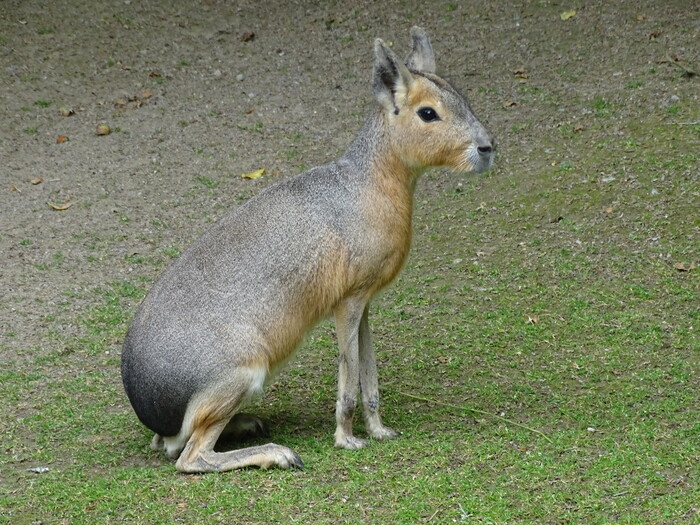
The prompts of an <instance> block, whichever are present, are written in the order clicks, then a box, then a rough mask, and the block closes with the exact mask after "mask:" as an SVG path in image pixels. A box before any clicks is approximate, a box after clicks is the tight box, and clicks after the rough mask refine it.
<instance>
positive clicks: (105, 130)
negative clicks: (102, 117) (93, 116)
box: [95, 124, 112, 135]
mask: <svg viewBox="0 0 700 525" xmlns="http://www.w3.org/2000/svg"><path fill="white" fill-rule="evenodd" d="M95 133H97V134H98V135H109V134H110V133H112V130H111V129H110V128H109V126H108V125H107V124H100V125H99V126H97V128H95Z"/></svg>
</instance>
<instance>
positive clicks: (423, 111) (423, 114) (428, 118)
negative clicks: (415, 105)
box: [418, 107, 440, 122]
mask: <svg viewBox="0 0 700 525" xmlns="http://www.w3.org/2000/svg"><path fill="white" fill-rule="evenodd" d="M418 116H419V117H420V118H421V119H423V122H434V121H436V120H440V116H439V115H438V114H437V111H435V110H434V109H433V108H429V107H425V108H420V109H419V110H418Z"/></svg>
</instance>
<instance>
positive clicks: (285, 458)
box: [274, 447, 304, 470]
mask: <svg viewBox="0 0 700 525" xmlns="http://www.w3.org/2000/svg"><path fill="white" fill-rule="evenodd" d="M276 456H277V461H276V465H274V466H276V467H279V468H283V469H293V468H296V469H299V470H304V462H303V461H302V460H301V456H299V454H297V453H296V452H294V451H293V450H292V449H291V448H287V447H279V449H278V452H277V454H276Z"/></svg>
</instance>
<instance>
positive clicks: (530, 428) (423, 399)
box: [395, 390, 554, 444]
mask: <svg viewBox="0 0 700 525" xmlns="http://www.w3.org/2000/svg"><path fill="white" fill-rule="evenodd" d="M395 392H396V393H397V394H400V395H402V396H406V397H410V398H412V399H417V400H418V401H425V402H426V403H433V404H434V405H440V406H444V407H449V408H454V409H457V410H466V411H469V412H474V413H475V414H482V415H484V416H489V417H493V418H495V419H500V420H501V421H503V422H505V423H508V424H509V425H514V426H516V427H520V428H524V429H525V430H529V431H530V432H533V433H535V434H537V435H539V436H540V437H542V438H544V439H545V440H546V441H548V442H549V443H552V444H554V441H552V438H550V437H549V436H548V435H547V434H545V433H544V432H541V431H539V430H537V429H535V428H532V427H528V426H527V425H523V424H522V423H517V422H515V421H512V420H510V419H507V418H505V417H503V416H499V415H496V414H491V413H490V412H486V411H484V410H478V409H476V408H471V407H463V406H459V405H453V404H451V403H444V402H442V401H437V400H436V399H429V398H427V397H422V396H416V395H414V394H409V393H407V392H401V391H398V390H397V391H395Z"/></svg>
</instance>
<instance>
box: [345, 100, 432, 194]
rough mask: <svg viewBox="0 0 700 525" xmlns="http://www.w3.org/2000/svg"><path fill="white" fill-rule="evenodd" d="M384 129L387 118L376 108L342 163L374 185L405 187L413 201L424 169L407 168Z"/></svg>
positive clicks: (407, 165) (386, 130)
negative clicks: (344, 162) (353, 168)
mask: <svg viewBox="0 0 700 525" xmlns="http://www.w3.org/2000/svg"><path fill="white" fill-rule="evenodd" d="M387 127H388V124H387V122H386V117H385V116H384V115H383V114H382V111H381V109H380V108H376V109H375V110H374V111H373V112H372V113H371V115H370V116H369V117H368V118H367V120H365V123H364V125H363V126H362V129H361V130H360V132H359V133H358V135H357V137H356V138H355V140H354V141H353V142H352V144H350V147H349V148H348V149H347V151H346V152H345V154H344V155H343V159H344V160H346V161H348V162H350V163H352V164H353V165H354V166H356V167H357V169H358V171H359V172H360V173H362V174H363V175H366V176H368V177H369V178H371V179H374V180H376V182H379V183H382V184H387V183H388V184H390V185H391V186H395V185H397V184H398V185H402V186H404V187H405V188H406V190H407V191H408V193H409V194H410V196H411V198H412V197H413V191H414V189H415V186H416V181H417V179H418V177H419V176H420V175H421V174H422V173H423V171H425V169H424V168H422V169H421V168H415V167H411V166H409V164H408V163H407V162H406V160H405V159H404V158H402V155H401V152H400V151H398V148H397V145H396V144H395V143H394V140H392V137H391V134H390V133H389V131H388V129H387ZM382 181H383V182H382Z"/></svg>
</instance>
